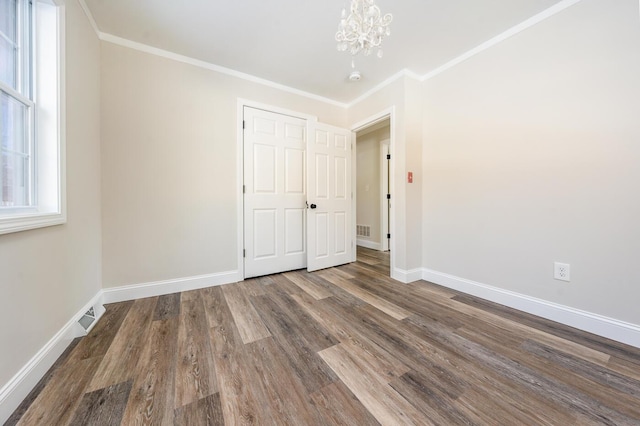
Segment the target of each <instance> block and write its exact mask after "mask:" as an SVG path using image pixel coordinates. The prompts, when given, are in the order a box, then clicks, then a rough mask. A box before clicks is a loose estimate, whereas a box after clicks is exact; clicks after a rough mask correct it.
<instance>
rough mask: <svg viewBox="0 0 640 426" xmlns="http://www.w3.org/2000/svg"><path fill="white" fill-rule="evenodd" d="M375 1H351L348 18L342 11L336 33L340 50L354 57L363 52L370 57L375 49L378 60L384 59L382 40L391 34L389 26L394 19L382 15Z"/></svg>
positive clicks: (344, 11) (387, 15) (388, 14)
mask: <svg viewBox="0 0 640 426" xmlns="http://www.w3.org/2000/svg"><path fill="white" fill-rule="evenodd" d="M373 1H374V0H351V12H350V13H349V16H347V11H346V9H342V19H340V25H339V26H338V32H337V33H336V41H337V42H338V50H339V51H340V52H346V51H349V52H350V53H351V55H352V56H355V55H357V54H358V53H360V52H362V53H363V54H364V55H365V56H369V55H370V54H371V52H372V51H373V50H375V49H377V50H378V52H377V55H378V58H381V57H382V49H381V47H380V45H381V44H382V39H383V38H384V37H385V36H388V35H389V34H391V30H390V29H389V24H390V23H391V20H392V19H393V17H392V16H391V14H390V13H387V14H385V15H382V13H380V8H379V7H378V6H376V5H375V4H374V3H373Z"/></svg>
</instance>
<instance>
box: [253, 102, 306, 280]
mask: <svg viewBox="0 0 640 426" xmlns="http://www.w3.org/2000/svg"><path fill="white" fill-rule="evenodd" d="M243 119H244V185H245V187H244V192H245V194H244V248H245V261H244V276H245V278H249V277H255V276H260V275H268V274H274V273H277V272H282V271H290V270H293V269H301V268H304V267H305V266H307V252H306V241H305V239H306V232H305V230H306V226H305V225H306V224H305V221H306V201H307V194H306V170H305V164H306V158H305V149H306V137H305V133H306V125H307V123H306V120H303V119H300V118H295V117H290V116H287V115H283V114H276V113H273V112H268V111H263V110H260V109H255V108H249V107H244V117H243Z"/></svg>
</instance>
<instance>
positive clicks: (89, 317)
mask: <svg viewBox="0 0 640 426" xmlns="http://www.w3.org/2000/svg"><path fill="white" fill-rule="evenodd" d="M95 320H96V311H95V310H94V309H93V306H92V307H91V308H89V310H88V311H87V312H85V313H84V315H83V316H82V318H80V319H79V320H78V323H79V324H80V325H81V326H82V328H84V330H85V331H88V330H89V328H90V327H91V325H92V324H93V323H94V322H95Z"/></svg>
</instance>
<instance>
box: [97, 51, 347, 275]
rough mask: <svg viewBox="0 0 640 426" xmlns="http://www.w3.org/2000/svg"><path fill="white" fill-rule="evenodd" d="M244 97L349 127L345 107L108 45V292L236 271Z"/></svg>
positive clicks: (105, 89)
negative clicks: (239, 106)
mask: <svg viewBox="0 0 640 426" xmlns="http://www.w3.org/2000/svg"><path fill="white" fill-rule="evenodd" d="M238 98H243V99H249V100H252V101H256V102H261V103H264V104H269V105H272V106H275V107H278V108H284V109H288V110H292V111H297V112H301V113H306V114H311V115H316V116H318V119H319V120H320V121H322V122H324V123H328V124H333V125H337V126H343V127H344V126H345V124H346V110H345V109H344V108H340V107H336V106H330V105H328V104H325V103H321V102H318V101H314V100H310V99H307V98H303V97H300V96H297V95H293V94H290V93H286V92H283V91H280V90H276V89H273V88H269V87H266V86H261V85H258V84H255V83H250V82H248V81H245V80H241V79H238V78H235V77H231V76H228V75H224V74H220V73H217V72H213V71H209V70H206V69H202V68H198V67H195V66H192V65H188V64H184V63H180V62H176V61H173V60H169V59H164V58H161V57H157V56H152V55H149V54H146V53H142V52H139V51H136V50H132V49H129V48H125V47H121V46H117V45H114V44H111V43H107V42H103V44H102V91H101V102H102V103H101V105H102V116H101V117H102V121H101V125H102V170H103V174H102V216H103V221H102V231H103V262H104V266H103V283H104V287H115V286H121V285H127V284H138V283H146V282H153V281H158V280H169V279H175V278H183V277H192V276H198V275H204V274H212V273H220V272H229V271H235V270H237V269H238V265H237V256H238V251H239V249H240V248H238V247H237V227H238V226H239V225H241V224H239V223H238V217H239V214H240V213H239V212H238V211H237V197H238V195H239V194H238V190H237V188H238V187H237V146H238V145H237V144H238V141H237V126H238V124H237V121H236V115H237V101H238Z"/></svg>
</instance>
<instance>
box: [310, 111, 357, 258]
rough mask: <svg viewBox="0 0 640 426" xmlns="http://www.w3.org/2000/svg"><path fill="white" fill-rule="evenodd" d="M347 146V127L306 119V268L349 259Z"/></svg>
mask: <svg viewBox="0 0 640 426" xmlns="http://www.w3.org/2000/svg"><path fill="white" fill-rule="evenodd" d="M351 150H352V134H351V132H350V131H348V130H345V129H340V128H338V127H334V126H329V125H327V124H322V123H317V122H312V123H309V141H308V143H307V166H308V174H307V176H308V182H307V191H308V205H309V206H308V209H307V241H308V247H307V252H308V254H307V270H308V271H315V270H318V269H323V268H329V267H331V266H337V265H341V264H345V263H349V262H351V261H352V250H353V241H352V229H351V228H352V226H353V225H352V220H351V218H352V196H353V194H352V190H351V180H352V173H351ZM314 206H315V208H312V207H314Z"/></svg>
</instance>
